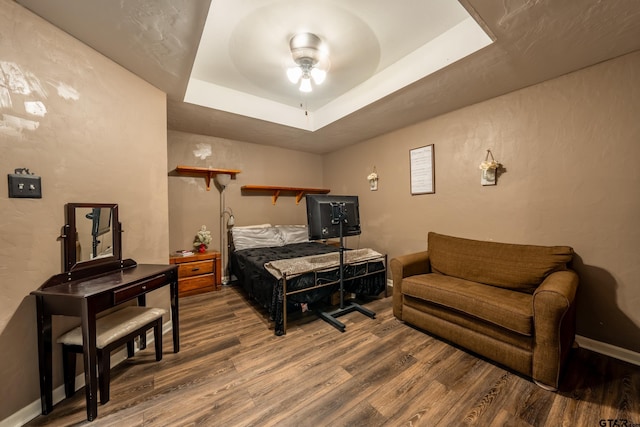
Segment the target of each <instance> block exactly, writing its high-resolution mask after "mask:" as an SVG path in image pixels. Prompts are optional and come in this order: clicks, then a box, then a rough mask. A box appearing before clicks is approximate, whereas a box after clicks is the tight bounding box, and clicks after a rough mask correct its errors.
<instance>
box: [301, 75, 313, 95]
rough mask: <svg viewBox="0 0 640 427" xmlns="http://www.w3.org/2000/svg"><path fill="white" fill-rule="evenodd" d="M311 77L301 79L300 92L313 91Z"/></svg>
mask: <svg viewBox="0 0 640 427" xmlns="http://www.w3.org/2000/svg"><path fill="white" fill-rule="evenodd" d="M311 90H312V89H311V79H308V78H302V79H301V80H300V92H311Z"/></svg>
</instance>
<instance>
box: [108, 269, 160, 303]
mask: <svg viewBox="0 0 640 427" xmlns="http://www.w3.org/2000/svg"><path fill="white" fill-rule="evenodd" d="M167 280H168V278H167V276H166V275H164V274H163V275H162V276H158V277H154V278H153V279H150V280H145V281H144V282H140V283H136V284H135V285H131V286H127V287H126V288H122V289H118V290H115V291H113V303H114V304H120V303H121V302H125V301H128V300H130V299H133V298H135V297H137V296H138V295H142V294H144V293H147V292H151V291H153V290H154V289H158V288H160V287H162V286H164V285H166V284H167Z"/></svg>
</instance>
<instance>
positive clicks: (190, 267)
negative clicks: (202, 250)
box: [178, 260, 213, 278]
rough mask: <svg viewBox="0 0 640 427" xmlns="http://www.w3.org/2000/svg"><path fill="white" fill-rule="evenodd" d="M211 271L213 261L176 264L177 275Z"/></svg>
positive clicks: (196, 274) (186, 275) (188, 275)
mask: <svg viewBox="0 0 640 427" xmlns="http://www.w3.org/2000/svg"><path fill="white" fill-rule="evenodd" d="M209 273H213V261H212V260H208V261H197V262H189V263H185V264H179V265H178V277H180V278H182V277H191V276H198V275H200V274H209Z"/></svg>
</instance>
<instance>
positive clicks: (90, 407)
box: [82, 299, 98, 421]
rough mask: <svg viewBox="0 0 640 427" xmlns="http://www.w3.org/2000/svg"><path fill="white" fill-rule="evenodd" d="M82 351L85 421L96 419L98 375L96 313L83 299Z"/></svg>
mask: <svg viewBox="0 0 640 427" xmlns="http://www.w3.org/2000/svg"><path fill="white" fill-rule="evenodd" d="M82 347H83V348H82V350H83V356H84V383H85V393H86V399H87V420H89V421H93V420H94V419H96V418H97V417H98V396H97V394H98V387H97V386H98V375H97V372H96V363H97V359H98V356H97V349H96V312H95V309H94V308H93V307H91V306H90V304H88V303H87V300H86V299H85V300H84V301H83V303H82Z"/></svg>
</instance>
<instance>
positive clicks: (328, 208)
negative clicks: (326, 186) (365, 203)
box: [306, 194, 360, 240]
mask: <svg viewBox="0 0 640 427" xmlns="http://www.w3.org/2000/svg"><path fill="white" fill-rule="evenodd" d="M306 202H307V223H308V227H307V228H308V230H309V240H325V239H333V238H337V237H340V223H342V236H343V237H348V236H357V235H359V234H360V206H359V204H358V196H334V195H329V194H307V196H306Z"/></svg>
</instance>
